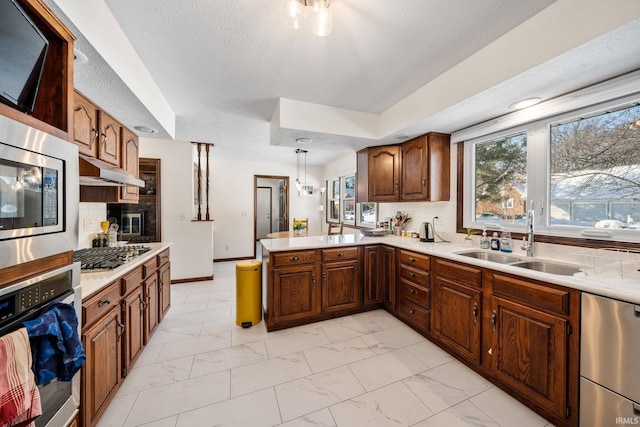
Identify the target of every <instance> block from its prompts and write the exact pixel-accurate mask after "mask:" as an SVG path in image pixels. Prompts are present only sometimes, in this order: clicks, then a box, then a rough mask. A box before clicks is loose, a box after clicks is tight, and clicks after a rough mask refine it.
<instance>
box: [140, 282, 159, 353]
mask: <svg viewBox="0 0 640 427" xmlns="http://www.w3.org/2000/svg"><path fill="white" fill-rule="evenodd" d="M142 288H143V299H144V303H145V308H144V343H145V345H146V344H147V343H148V342H149V340H150V339H151V335H153V333H154V332H155V330H156V328H157V327H158V323H159V318H158V314H159V312H160V309H159V305H158V275H157V274H153V275H151V277H149V278H147V279H146V280H145V281H144V283H143V285H142Z"/></svg>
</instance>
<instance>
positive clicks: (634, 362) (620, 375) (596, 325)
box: [580, 292, 640, 427]
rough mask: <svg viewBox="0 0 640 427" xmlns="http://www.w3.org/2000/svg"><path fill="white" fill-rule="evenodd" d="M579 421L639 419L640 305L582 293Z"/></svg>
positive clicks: (587, 426)
mask: <svg viewBox="0 0 640 427" xmlns="http://www.w3.org/2000/svg"><path fill="white" fill-rule="evenodd" d="M581 330H582V335H581V344H580V426H581V427H591V426H593V427H602V426H616V425H628V424H631V425H634V424H640V305H634V304H631V303H628V302H624V301H619V300H615V299H611V298H605V297H601V296H597V295H592V294H588V293H584V292H583V293H582V325H581Z"/></svg>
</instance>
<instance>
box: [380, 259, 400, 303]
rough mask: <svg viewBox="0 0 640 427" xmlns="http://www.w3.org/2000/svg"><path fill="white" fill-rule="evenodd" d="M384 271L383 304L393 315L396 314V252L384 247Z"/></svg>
mask: <svg viewBox="0 0 640 427" xmlns="http://www.w3.org/2000/svg"><path fill="white" fill-rule="evenodd" d="M382 259H383V262H382V264H383V266H384V271H383V272H382V283H383V293H382V304H383V306H384V308H385V309H387V310H388V311H390V312H391V313H395V312H396V309H397V307H396V250H395V248H392V247H389V246H384V247H383V248H382Z"/></svg>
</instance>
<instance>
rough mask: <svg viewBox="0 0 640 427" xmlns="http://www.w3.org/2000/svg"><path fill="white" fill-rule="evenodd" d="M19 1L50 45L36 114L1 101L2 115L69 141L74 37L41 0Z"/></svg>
mask: <svg viewBox="0 0 640 427" xmlns="http://www.w3.org/2000/svg"><path fill="white" fill-rule="evenodd" d="M17 4H19V5H20V6H21V7H22V9H24V11H25V12H26V14H27V15H28V16H29V18H30V19H31V20H32V21H33V23H34V24H35V26H36V27H37V28H38V30H40V32H41V33H42V34H43V35H44V37H45V38H46V39H47V40H48V41H49V47H48V50H47V53H46V59H45V62H44V68H43V70H42V77H41V79H40V85H39V89H38V92H37V96H36V99H35V104H34V108H33V113H31V114H25V113H23V112H22V111H20V110H18V109H16V108H13V107H12V106H10V105H5V104H2V103H0V114H2V115H3V116H7V117H10V118H12V119H14V120H17V121H19V122H21V123H24V124H26V125H28V126H31V127H33V128H36V129H38V130H41V131H44V132H47V133H49V134H51V135H55V136H57V137H59V138H62V139H65V140H69V139H70V135H69V133H70V129H69V127H70V126H71V125H72V123H73V117H72V106H73V43H74V36H73V35H72V34H71V33H70V32H69V30H68V29H67V28H66V27H65V26H64V25H63V24H62V22H61V21H60V20H58V18H57V17H56V16H55V15H54V14H53V13H52V12H51V10H50V9H49V8H48V7H47V6H46V5H45V4H44V3H43V2H42V1H41V0H17ZM0 63H2V59H1V58H0ZM3 65H5V64H3Z"/></svg>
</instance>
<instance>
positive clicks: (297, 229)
mask: <svg viewBox="0 0 640 427" xmlns="http://www.w3.org/2000/svg"><path fill="white" fill-rule="evenodd" d="M305 231H306V226H305V223H304V222H302V221H294V222H293V234H295V235H297V236H299V235H301V234H304V233H305Z"/></svg>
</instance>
